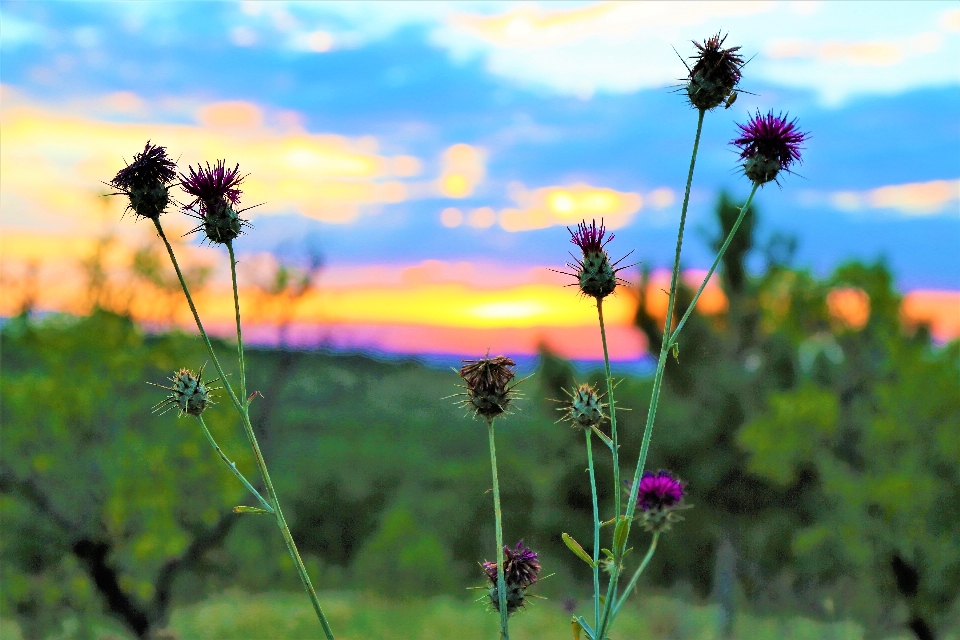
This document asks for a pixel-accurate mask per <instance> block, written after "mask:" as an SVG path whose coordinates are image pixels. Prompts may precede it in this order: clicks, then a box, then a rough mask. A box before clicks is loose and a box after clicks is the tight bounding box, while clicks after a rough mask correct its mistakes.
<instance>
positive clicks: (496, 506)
mask: <svg viewBox="0 0 960 640" xmlns="http://www.w3.org/2000/svg"><path fill="white" fill-rule="evenodd" d="M487 428H488V431H489V432H490V468H491V469H492V470H493V517H494V521H495V523H496V530H497V556H496V557H497V596H498V598H497V604H498V605H499V609H500V638H501V640H509V638H510V631H509V630H508V629H507V588H506V584H505V582H504V577H503V561H504V559H505V558H504V554H503V524H502V513H501V511H500V482H499V480H497V444H496V442H495V441H494V437H493V420H492V419H491V420H487Z"/></svg>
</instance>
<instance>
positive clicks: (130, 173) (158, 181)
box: [108, 140, 177, 220]
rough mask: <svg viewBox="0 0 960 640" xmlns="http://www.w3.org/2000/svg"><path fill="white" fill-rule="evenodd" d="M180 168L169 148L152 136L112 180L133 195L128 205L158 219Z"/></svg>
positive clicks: (130, 196)
mask: <svg viewBox="0 0 960 640" xmlns="http://www.w3.org/2000/svg"><path fill="white" fill-rule="evenodd" d="M176 169H177V165H176V163H175V162H174V161H173V160H171V159H170V158H168V157H167V150H166V148H165V147H160V146H156V145H152V144H150V141H149V140H148V141H147V144H146V145H144V147H143V151H141V152H140V153H138V154H136V155H134V156H133V162H131V163H130V164H128V165H127V166H126V167H124V168H123V169H121V170H120V171H119V172H117V175H116V176H114V178H113V180H111V181H110V182H109V183H108V184H109V185H110V186H111V187H113V188H115V189H118V190H119V192H120V194H123V195H125V196H127V198H129V200H130V203H129V204H128V205H127V209H129V210H131V211H133V213H134V214H135V215H138V216H140V217H142V218H148V219H150V220H156V219H157V218H159V217H160V214H161V213H163V210H164V209H166V208H167V204H168V203H169V202H170V192H169V187H168V185H169V184H170V183H171V182H173V179H174V178H175V177H176V176H177V171H176ZM113 195H119V194H113Z"/></svg>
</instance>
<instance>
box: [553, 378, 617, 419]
mask: <svg viewBox="0 0 960 640" xmlns="http://www.w3.org/2000/svg"><path fill="white" fill-rule="evenodd" d="M564 392H565V393H566V394H567V395H568V396H570V402H568V403H565V405H564V406H562V407H560V409H559V411H563V412H565V415H564V416H563V418H561V420H569V421H570V423H571V424H572V426H574V427H580V428H582V429H592V428H593V427H597V426H599V425H600V423H601V422H603V419H604V418H606V416H605V415H604V414H603V409H604V408H605V407H606V406H607V404H606V403H605V402H603V401H602V399H603V394H600V393H597V389H596V388H595V387H593V386H592V385H589V384H581V385H580V386H579V387H577V388H576V389H575V390H574V391H573V393H570V392H569V391H567V390H566V389H564Z"/></svg>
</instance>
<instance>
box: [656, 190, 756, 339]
mask: <svg viewBox="0 0 960 640" xmlns="http://www.w3.org/2000/svg"><path fill="white" fill-rule="evenodd" d="M759 186H760V185H759V183H756V182H754V183H753V189H751V190H750V197H748V198H747V201H746V202H745V203H744V204H743V206H742V207H741V208H740V215H739V216H737V221H736V222H734V223H733V227H732V228H731V229H730V233H728V234H727V238H726V240H724V241H723V245H722V246H721V247H720V252H719V253H718V254H717V258H716V260H714V261H713V265H712V266H711V267H710V271H708V272H707V277H705V278H704V279H703V284H701V285H700V289H698V290H697V295H695V296H693V302H691V303H690V306H689V307H687V311H686V312H685V313H684V314H683V317H682V318H680V322H678V323H677V328H676V329H674V330H673V332H672V333H671V334H670V344H669V347H672V346H673V345H674V344H676V343H677V334H679V333H680V329H681V328H683V325H684V324H685V323H686V322H687V318H689V317H690V314H691V313H693V308H694V307H695V306H697V300H699V299H700V294H701V293H703V290H704V289H706V288H707V283H708V282H710V276H712V275H713V272H714V271H716V270H717V266H718V265H719V264H720V260H721V259H722V258H723V254H725V253H726V252H727V247H729V246H730V243H731V242H732V241H733V236H734V235H736V233H737V229H739V228H740V223H741V222H743V219H744V218H745V217H746V215H747V209H749V208H750V203H751V202H753V196H754V195H755V194H756V193H757V188H758V187H759ZM669 347H668V348H669Z"/></svg>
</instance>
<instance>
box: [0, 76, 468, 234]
mask: <svg viewBox="0 0 960 640" xmlns="http://www.w3.org/2000/svg"><path fill="white" fill-rule="evenodd" d="M3 89H4V109H3V119H2V135H3V154H2V156H0V170H2V173H3V191H2V194H0V198H2V202H3V209H4V211H5V212H9V211H14V210H16V211H18V212H20V214H21V217H19V218H17V219H10V218H6V219H5V220H4V223H3V224H4V228H5V230H10V227H11V226H13V227H16V228H30V227H33V228H37V226H38V225H40V224H44V225H46V226H47V227H49V228H51V229H56V230H57V231H60V232H63V231H66V230H68V229H69V230H70V231H71V232H75V233H81V234H90V235H96V233H99V223H100V221H102V220H104V219H107V218H109V217H111V216H116V217H119V213H120V211H121V210H122V209H123V205H122V203H121V202H120V199H119V198H113V199H104V198H99V197H97V196H98V194H101V193H105V192H107V191H108V190H109V189H108V188H107V187H106V186H104V185H103V183H102V182H103V181H106V180H109V179H110V178H111V177H112V176H113V175H114V174H115V173H116V172H117V170H119V169H120V168H121V167H122V166H123V159H124V158H126V159H130V157H131V156H132V155H133V154H134V153H136V152H138V151H140V150H141V149H143V144H144V143H145V142H146V141H147V140H148V139H149V140H152V141H153V142H154V143H159V144H163V145H165V146H166V147H167V148H168V149H169V150H170V153H171V155H173V156H174V157H175V158H179V159H180V163H181V166H183V167H184V168H185V165H187V164H196V163H197V162H199V161H207V160H214V159H218V158H225V159H226V160H227V161H228V162H229V163H232V162H238V163H239V164H240V168H241V170H242V171H243V172H244V173H249V174H250V175H249V177H248V178H247V179H246V180H245V182H244V187H243V190H244V197H243V202H244V203H246V204H257V203H264V204H263V205H262V206H260V207H257V208H256V209H253V210H251V211H250V213H249V214H248V215H252V216H257V215H265V214H271V213H282V212H288V211H297V212H299V213H301V214H304V215H308V216H311V217H315V218H318V219H320V220H324V221H326V222H339V223H346V222H350V221H351V220H353V219H355V218H356V217H357V215H358V214H359V212H360V207H361V206H363V205H368V204H380V203H392V202H400V201H402V200H405V199H407V198H408V197H410V192H409V190H408V188H407V186H406V184H405V183H404V182H403V181H402V179H403V178H408V177H410V176H413V175H416V174H417V173H418V172H419V171H420V169H421V162H420V160H419V159H417V158H415V157H413V156H409V155H400V156H394V157H390V156H384V155H380V154H379V153H377V149H376V147H377V144H376V140H375V139H373V138H370V137H366V138H358V139H353V138H347V137H344V136H339V135H331V134H313V133H307V132H305V131H303V130H302V128H300V127H298V126H296V123H295V120H294V119H292V118H291V117H290V114H289V113H286V114H281V116H282V117H281V120H282V123H281V125H282V126H281V127H280V128H276V127H273V126H270V125H267V124H265V122H266V121H267V120H268V118H267V115H266V114H265V113H264V110H263V109H262V108H261V107H260V106H258V105H256V104H253V103H250V102H243V101H232V102H220V103H213V104H206V105H201V106H199V107H198V108H197V109H196V118H197V122H198V123H197V124H196V125H189V124H171V123H164V122H136V123H130V122H111V121H109V120H107V119H101V118H99V117H97V116H89V115H81V114H78V113H77V111H78V110H79V111H81V112H84V109H82V108H81V109H72V111H73V113H70V112H65V111H64V110H62V109H57V108H56V107H54V106H45V105H40V104H36V103H32V102H30V101H27V100H24V99H22V98H21V97H19V96H17V95H16V94H14V93H12V92H10V91H9V88H8V87H4V88H3ZM9 96H12V97H13V99H12V100H10V99H7V98H8V97H9ZM100 103H101V105H86V106H87V107H92V110H94V111H97V110H98V109H99V110H103V109H104V108H105V109H106V110H107V111H110V112H116V111H125V112H130V113H132V112H136V113H141V112H142V111H143V110H144V109H145V108H146V107H145V106H144V105H145V104H146V103H145V102H144V101H143V100H142V99H141V98H139V97H138V96H136V95H135V94H132V93H129V92H123V93H114V94H110V95H108V96H105V97H104V98H102V99H101V100H100ZM80 106H81V107H83V105H80ZM89 110H91V109H87V110H86V111H89ZM291 122H293V123H294V126H292V127H291V126H289V124H290V123H291ZM283 123H286V124H283ZM461 155H462V154H461ZM461 164H463V163H462V162H461ZM468 175H470V176H472V178H471V179H477V174H476V172H474V173H472V174H468ZM91 225H93V226H94V227H97V230H95V231H90V229H91Z"/></svg>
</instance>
